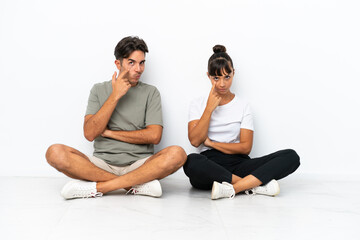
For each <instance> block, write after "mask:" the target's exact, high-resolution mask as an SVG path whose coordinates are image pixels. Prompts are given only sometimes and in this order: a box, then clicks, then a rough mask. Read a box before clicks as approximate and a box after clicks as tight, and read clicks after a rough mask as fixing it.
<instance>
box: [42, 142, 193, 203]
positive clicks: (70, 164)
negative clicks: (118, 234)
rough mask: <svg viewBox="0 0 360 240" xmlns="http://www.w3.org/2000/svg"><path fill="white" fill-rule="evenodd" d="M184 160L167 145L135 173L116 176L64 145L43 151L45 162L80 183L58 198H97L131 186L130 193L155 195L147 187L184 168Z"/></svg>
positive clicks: (178, 150) (178, 149) (181, 152)
mask: <svg viewBox="0 0 360 240" xmlns="http://www.w3.org/2000/svg"><path fill="white" fill-rule="evenodd" d="M186 158H187V155H186V153H185V151H184V150H183V149H182V148H181V147H179V146H170V147H167V148H165V149H163V150H161V151H159V152H158V153H156V154H154V155H153V156H151V157H149V158H148V159H146V161H145V162H144V164H142V165H141V166H140V167H138V168H136V169H135V170H132V171H130V172H128V173H125V174H124V175H121V176H118V175H115V174H114V173H111V172H108V171H106V170H103V169H101V168H99V167H97V166H96V165H94V164H93V163H92V162H91V161H90V160H89V158H88V157H87V156H86V155H85V154H83V153H81V152H80V151H78V150H76V149H74V148H72V147H69V146H66V145H62V144H54V145H51V146H50V147H49V148H48V150H47V152H46V159H47V161H48V163H49V164H50V165H51V166H53V167H54V168H55V169H57V170H58V171H60V172H62V173H64V174H65V175H67V176H69V177H71V178H74V179H79V180H82V181H76V182H70V183H68V184H67V185H65V186H64V188H63V190H62V195H63V197H65V198H66V199H69V198H76V197H89V196H100V195H102V194H105V193H108V192H111V191H114V190H117V189H127V190H129V189H131V188H133V187H135V189H133V190H135V192H134V193H136V191H137V190H140V191H141V190H144V191H143V192H142V193H141V192H140V193H139V194H145V195H150V196H159V194H158V193H159V191H157V194H156V193H155V194H151V191H150V192H148V190H149V189H148V188H149V187H150V188H151V186H153V187H160V184H159V183H158V181H157V180H158V179H162V178H164V177H166V176H168V175H170V174H172V173H174V172H176V171H177V170H178V169H179V168H180V167H182V166H183V165H184V163H185V161H186ZM84 180H85V181H84ZM147 193H148V194H147ZM160 195H161V187H160Z"/></svg>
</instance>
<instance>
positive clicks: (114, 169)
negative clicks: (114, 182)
mask: <svg viewBox="0 0 360 240" xmlns="http://www.w3.org/2000/svg"><path fill="white" fill-rule="evenodd" d="M87 157H88V158H89V159H90V162H92V163H93V164H95V165H96V166H97V167H99V168H101V169H103V170H105V171H108V172H110V173H112V174H115V175H118V176H121V175H125V174H127V173H128V172H131V171H133V170H135V169H137V168H138V167H140V166H141V165H143V164H144V163H145V161H146V160H147V159H148V158H149V157H151V156H149V157H146V158H142V159H139V160H137V161H136V162H134V163H133V164H131V165H127V166H124V167H118V166H114V165H110V164H108V163H106V162H105V161H104V160H102V159H100V158H98V157H95V156H87Z"/></svg>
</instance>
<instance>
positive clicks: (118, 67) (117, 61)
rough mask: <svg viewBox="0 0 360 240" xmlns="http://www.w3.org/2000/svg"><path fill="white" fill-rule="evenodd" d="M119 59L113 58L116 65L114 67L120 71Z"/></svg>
mask: <svg viewBox="0 0 360 240" xmlns="http://www.w3.org/2000/svg"><path fill="white" fill-rule="evenodd" d="M121 62H122V61H121V60H118V59H116V60H115V65H116V68H117V69H118V70H119V71H120V69H121Z"/></svg>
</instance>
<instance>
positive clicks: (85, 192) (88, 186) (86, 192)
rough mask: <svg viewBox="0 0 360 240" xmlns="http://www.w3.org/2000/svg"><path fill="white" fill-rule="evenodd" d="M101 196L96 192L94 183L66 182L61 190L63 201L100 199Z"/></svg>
mask: <svg viewBox="0 0 360 240" xmlns="http://www.w3.org/2000/svg"><path fill="white" fill-rule="evenodd" d="M102 195H103V194H102V193H101V192H97V190H96V182H86V181H81V180H75V181H71V182H68V183H67V184H65V186H64V187H63V189H62V190H61V196H62V197H63V198H65V199H72V198H89V197H101V196H102Z"/></svg>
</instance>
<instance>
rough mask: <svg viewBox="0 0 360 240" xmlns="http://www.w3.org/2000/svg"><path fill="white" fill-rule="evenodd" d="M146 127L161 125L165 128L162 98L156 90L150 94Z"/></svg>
mask: <svg viewBox="0 0 360 240" xmlns="http://www.w3.org/2000/svg"><path fill="white" fill-rule="evenodd" d="M145 125H146V126H148V125H161V126H163V120H162V110H161V96H160V92H159V91H158V90H157V89H156V88H154V91H153V92H152V93H150V95H149V99H148V102H147V106H146V116H145Z"/></svg>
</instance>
